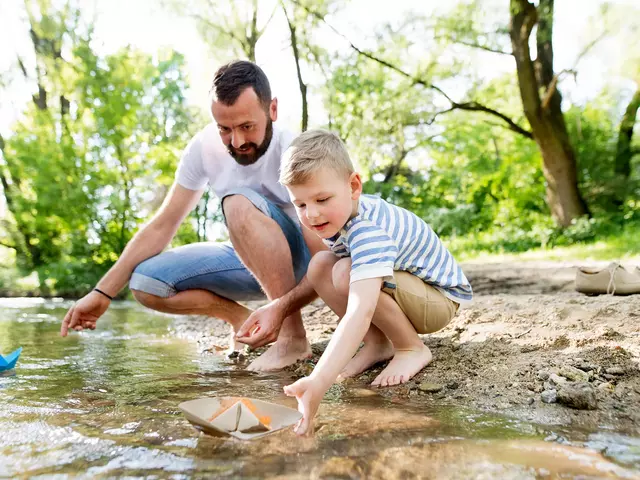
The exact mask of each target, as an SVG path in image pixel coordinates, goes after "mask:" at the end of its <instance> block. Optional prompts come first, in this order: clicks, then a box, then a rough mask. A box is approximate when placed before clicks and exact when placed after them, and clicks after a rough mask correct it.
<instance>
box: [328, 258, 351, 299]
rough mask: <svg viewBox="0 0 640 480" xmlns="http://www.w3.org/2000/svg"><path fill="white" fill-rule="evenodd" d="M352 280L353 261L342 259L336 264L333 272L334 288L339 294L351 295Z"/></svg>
mask: <svg viewBox="0 0 640 480" xmlns="http://www.w3.org/2000/svg"><path fill="white" fill-rule="evenodd" d="M350 279H351V259H350V258H342V259H340V260H338V262H336V264H335V265H334V266H333V270H332V280H333V287H334V288H335V289H336V291H337V292H338V293H341V294H344V295H347V294H348V293H349V281H350Z"/></svg>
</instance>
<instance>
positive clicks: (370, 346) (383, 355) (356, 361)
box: [337, 337, 394, 382]
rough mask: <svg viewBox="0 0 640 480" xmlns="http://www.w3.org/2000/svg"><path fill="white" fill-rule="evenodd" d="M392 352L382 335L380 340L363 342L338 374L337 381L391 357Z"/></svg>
mask: <svg viewBox="0 0 640 480" xmlns="http://www.w3.org/2000/svg"><path fill="white" fill-rule="evenodd" d="M393 352H394V349H393V345H392V344H391V342H390V341H389V340H388V339H387V337H384V338H383V340H382V341H381V342H365V344H364V345H363V347H362V348H361V349H360V350H359V351H358V353H356V354H355V356H354V357H353V358H352V359H351V360H349V363H347V366H346V367H344V370H343V371H342V372H341V373H340V375H338V379H337V381H338V382H339V381H342V380H344V379H345V378H349V377H353V376H354V375H358V374H359V373H362V372H364V371H365V370H367V369H368V368H369V367H372V366H374V365H375V364H376V363H378V362H384V361H385V360H389V359H390V358H391V357H393Z"/></svg>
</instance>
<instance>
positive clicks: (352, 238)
mask: <svg viewBox="0 0 640 480" xmlns="http://www.w3.org/2000/svg"><path fill="white" fill-rule="evenodd" d="M324 242H325V244H326V245H327V246H328V247H329V248H331V250H332V251H333V253H335V254H336V255H337V256H339V257H349V256H350V257H351V283H353V282H355V281H358V280H363V279H366V278H379V277H380V278H382V279H383V280H384V283H385V287H389V288H395V287H396V285H395V280H394V278H393V272H394V270H396V271H406V272H409V273H411V274H413V275H415V276H417V277H418V278H420V279H422V280H423V281H425V282H426V283H428V284H429V285H431V286H433V287H434V288H436V289H438V290H439V291H440V292H442V293H443V294H444V295H445V296H446V297H447V298H450V299H451V300H453V301H454V302H457V303H460V304H464V303H467V302H469V301H471V299H472V296H473V293H472V290H471V285H470V284H469V281H468V280H467V277H465V275H464V273H463V272H462V269H461V268H460V267H459V266H458V264H457V263H456V261H455V260H454V258H453V256H452V255H451V253H450V252H449V251H448V250H447V248H446V247H445V246H444V245H443V244H442V242H441V241H440V239H439V238H438V235H436V233H435V232H434V231H433V229H432V228H431V227H430V226H429V225H428V224H427V223H425V222H424V220H422V219H421V218H419V217H418V216H417V215H415V214H413V213H411V212H409V211H408V210H405V209H404V208H400V207H397V206H395V205H392V204H390V203H387V202H385V201H384V200H383V199H381V198H379V197H375V196H371V195H362V196H361V197H360V204H359V206H358V214H357V215H356V216H355V217H354V218H352V219H351V220H349V221H348V222H347V223H346V224H345V226H344V227H343V228H342V230H340V232H338V233H337V234H336V236H334V237H333V238H330V239H324Z"/></svg>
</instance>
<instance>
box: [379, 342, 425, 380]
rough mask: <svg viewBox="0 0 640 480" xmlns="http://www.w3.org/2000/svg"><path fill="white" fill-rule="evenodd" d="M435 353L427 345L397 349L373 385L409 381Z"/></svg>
mask: <svg viewBox="0 0 640 480" xmlns="http://www.w3.org/2000/svg"><path fill="white" fill-rule="evenodd" d="M432 358H433V355H431V350H429V347H427V346H426V345H423V346H422V348H418V349H416V350H397V351H396V354H395V355H394V356H393V360H391V361H390V362H389V365H387V368H385V369H384V370H383V371H382V372H380V375H378V376H377V377H376V379H375V380H374V381H373V382H371V385H374V386H378V387H389V386H391V385H399V384H400V383H405V382H407V381H408V380H409V379H410V378H412V377H413V376H414V375H415V374H416V373H418V372H419V371H420V370H422V369H423V368H424V367H426V366H427V365H429V363H431V360H432Z"/></svg>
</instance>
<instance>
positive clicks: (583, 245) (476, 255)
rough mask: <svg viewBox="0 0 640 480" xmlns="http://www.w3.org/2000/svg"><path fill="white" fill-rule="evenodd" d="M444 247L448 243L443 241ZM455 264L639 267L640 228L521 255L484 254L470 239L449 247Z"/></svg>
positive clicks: (508, 253)
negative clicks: (591, 262)
mask: <svg viewBox="0 0 640 480" xmlns="http://www.w3.org/2000/svg"><path fill="white" fill-rule="evenodd" d="M445 243H448V242H447V241H446V240H445ZM450 248H451V249H452V251H453V252H454V255H455V257H456V259H458V260H459V261H465V262H473V263H482V262H485V261H486V262H495V261H540V260H547V261H571V260H594V261H597V260H600V261H605V260H610V261H613V260H619V261H629V262H632V263H633V262H635V263H637V264H640V226H638V225H637V224H636V225H632V226H628V227H625V228H623V229H622V230H621V231H620V232H617V233H615V234H610V235H606V236H601V237H600V238H598V239H596V240H592V241H584V242H579V243H575V244H573V245H568V246H556V247H552V248H533V249H529V250H527V251H524V252H504V251H500V252H487V251H485V250H483V249H482V247H480V248H475V245H474V244H473V241H470V239H468V238H467V239H458V240H454V241H453V245H451V247H450Z"/></svg>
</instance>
